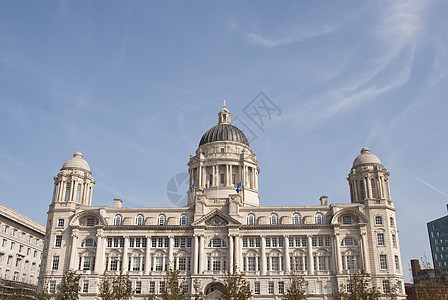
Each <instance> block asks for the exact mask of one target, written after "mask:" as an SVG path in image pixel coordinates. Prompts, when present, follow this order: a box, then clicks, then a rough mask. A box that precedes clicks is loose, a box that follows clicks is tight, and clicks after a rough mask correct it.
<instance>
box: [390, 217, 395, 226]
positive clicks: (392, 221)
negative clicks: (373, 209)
mask: <svg viewBox="0 0 448 300" xmlns="http://www.w3.org/2000/svg"><path fill="white" fill-rule="evenodd" d="M390 226H394V218H392V217H390Z"/></svg>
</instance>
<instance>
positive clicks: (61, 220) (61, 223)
mask: <svg viewBox="0 0 448 300" xmlns="http://www.w3.org/2000/svg"><path fill="white" fill-rule="evenodd" d="M58 227H64V219H59V220H58Z"/></svg>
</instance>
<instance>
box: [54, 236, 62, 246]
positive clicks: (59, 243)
mask: <svg viewBox="0 0 448 300" xmlns="http://www.w3.org/2000/svg"><path fill="white" fill-rule="evenodd" d="M54 246H55V247H58V248H59V247H61V246H62V235H57V236H56V239H55V241H54Z"/></svg>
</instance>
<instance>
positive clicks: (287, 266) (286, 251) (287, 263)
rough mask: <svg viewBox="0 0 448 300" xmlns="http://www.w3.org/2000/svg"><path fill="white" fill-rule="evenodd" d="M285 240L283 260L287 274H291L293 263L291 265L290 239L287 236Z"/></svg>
mask: <svg viewBox="0 0 448 300" xmlns="http://www.w3.org/2000/svg"><path fill="white" fill-rule="evenodd" d="M284 239H285V241H284V242H283V244H284V251H283V256H284V259H283V261H284V262H285V266H284V268H283V270H285V272H286V273H288V274H289V272H290V271H291V263H290V259H289V237H288V236H287V235H285V236H284Z"/></svg>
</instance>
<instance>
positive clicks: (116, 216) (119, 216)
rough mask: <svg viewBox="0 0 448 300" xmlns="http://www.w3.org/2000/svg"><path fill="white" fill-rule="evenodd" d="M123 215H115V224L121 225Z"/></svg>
mask: <svg viewBox="0 0 448 300" xmlns="http://www.w3.org/2000/svg"><path fill="white" fill-rule="evenodd" d="M122 220H123V217H122V216H121V215H115V217H114V225H121V224H122Z"/></svg>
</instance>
